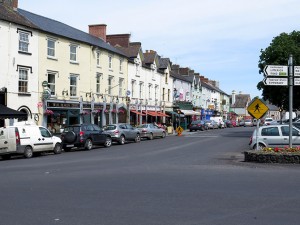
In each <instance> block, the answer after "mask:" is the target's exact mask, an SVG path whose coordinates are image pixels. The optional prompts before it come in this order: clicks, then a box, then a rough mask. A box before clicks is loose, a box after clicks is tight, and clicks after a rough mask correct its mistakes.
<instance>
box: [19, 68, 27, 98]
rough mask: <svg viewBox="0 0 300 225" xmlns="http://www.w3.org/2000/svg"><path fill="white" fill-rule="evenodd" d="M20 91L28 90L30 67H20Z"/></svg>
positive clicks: (25, 91)
mask: <svg viewBox="0 0 300 225" xmlns="http://www.w3.org/2000/svg"><path fill="white" fill-rule="evenodd" d="M19 92H21V93H27V92H28V69H26V68H19Z"/></svg>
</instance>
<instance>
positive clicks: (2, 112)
mask: <svg viewBox="0 0 300 225" xmlns="http://www.w3.org/2000/svg"><path fill="white" fill-rule="evenodd" d="M13 118H16V119H27V113H24V112H20V111H17V110H14V109H11V108H8V107H6V106H5V105H2V104H0V119H13Z"/></svg>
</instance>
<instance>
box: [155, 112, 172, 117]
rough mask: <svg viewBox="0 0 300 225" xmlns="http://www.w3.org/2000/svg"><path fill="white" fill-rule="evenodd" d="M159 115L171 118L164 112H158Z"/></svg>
mask: <svg viewBox="0 0 300 225" xmlns="http://www.w3.org/2000/svg"><path fill="white" fill-rule="evenodd" d="M157 113H158V114H159V116H163V117H170V116H169V115H167V114H164V113H163V112H157Z"/></svg>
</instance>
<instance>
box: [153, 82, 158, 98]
mask: <svg viewBox="0 0 300 225" xmlns="http://www.w3.org/2000/svg"><path fill="white" fill-rule="evenodd" d="M157 91H158V85H155V93H154V94H155V98H154V100H156V99H157Z"/></svg>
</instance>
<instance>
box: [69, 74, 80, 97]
mask: <svg viewBox="0 0 300 225" xmlns="http://www.w3.org/2000/svg"><path fill="white" fill-rule="evenodd" d="M77 78H78V75H76V74H71V75H70V96H71V97H75V96H77Z"/></svg>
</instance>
